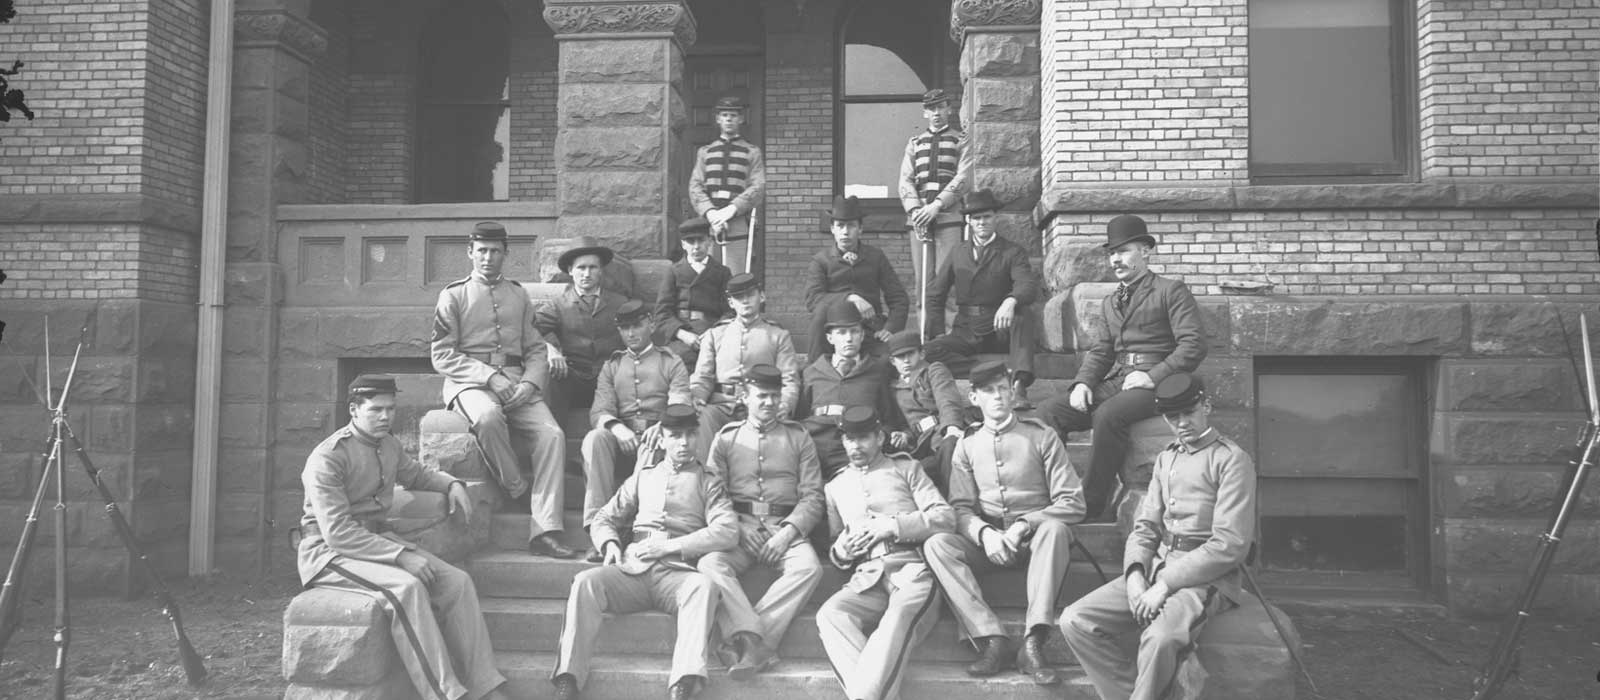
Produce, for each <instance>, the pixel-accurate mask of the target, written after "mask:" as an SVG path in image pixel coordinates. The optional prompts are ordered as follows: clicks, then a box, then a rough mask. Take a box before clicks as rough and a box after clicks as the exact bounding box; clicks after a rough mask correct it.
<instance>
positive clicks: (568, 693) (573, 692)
mask: <svg viewBox="0 0 1600 700" xmlns="http://www.w3.org/2000/svg"><path fill="white" fill-rule="evenodd" d="M555 684H556V694H555V698H556V700H578V679H577V678H576V677H574V676H573V675H572V674H570V673H563V674H561V675H559V676H556V680H555Z"/></svg>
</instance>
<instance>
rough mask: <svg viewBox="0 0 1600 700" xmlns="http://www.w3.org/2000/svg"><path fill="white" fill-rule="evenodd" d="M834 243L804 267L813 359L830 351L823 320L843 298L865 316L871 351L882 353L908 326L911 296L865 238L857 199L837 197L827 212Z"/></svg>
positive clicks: (868, 344) (867, 339)
mask: <svg viewBox="0 0 1600 700" xmlns="http://www.w3.org/2000/svg"><path fill="white" fill-rule="evenodd" d="M826 215H827V217H828V221H829V229H830V231H831V233H832V234H833V245H830V246H828V247H827V248H825V249H823V250H821V251H819V252H818V253H817V254H816V255H813V256H812V257H811V264H810V266H809V267H808V268H807V269H806V309H807V310H809V311H810V312H811V327H810V333H811V338H810V342H811V352H810V356H811V359H813V360H815V359H816V358H817V357H818V356H820V355H822V354H823V353H825V352H827V351H828V345H827V343H825V342H823V341H822V336H823V333H822V331H823V330H824V328H823V325H824V321H823V318H824V316H825V315H826V314H827V309H828V307H830V306H832V305H833V304H834V302H837V301H841V300H845V301H848V302H849V303H850V304H852V305H854V306H855V307H856V310H857V311H859V312H860V313H861V317H862V319H863V324H864V327H865V329H866V330H867V338H866V343H867V349H868V352H870V353H871V354H874V355H882V354H883V342H884V341H887V340H888V339H889V336H890V335H892V334H894V333H898V332H900V331H901V330H902V329H904V328H905V326H906V316H907V314H908V313H910V310H911V298H910V297H909V296H908V295H907V294H906V289H905V286H904V285H902V284H900V276H899V275H898V274H896V273H895V270H894V266H893V265H890V264H889V258H888V257H887V256H885V255H884V254H883V251H882V250H880V249H879V248H878V247H877V246H873V245H868V244H866V243H864V242H862V240H861V220H862V219H863V218H865V217H866V213H865V212H864V211H863V210H862V208H861V200H859V199H857V198H855V197H844V196H839V197H834V199H833V208H832V209H830V210H828V211H827V212H826Z"/></svg>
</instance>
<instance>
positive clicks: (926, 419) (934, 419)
mask: <svg viewBox="0 0 1600 700" xmlns="http://www.w3.org/2000/svg"><path fill="white" fill-rule="evenodd" d="M938 424H939V417H938V416H923V417H922V420H919V421H917V430H920V431H922V432H927V431H929V430H932V429H933V427H934V426H936V425H938Z"/></svg>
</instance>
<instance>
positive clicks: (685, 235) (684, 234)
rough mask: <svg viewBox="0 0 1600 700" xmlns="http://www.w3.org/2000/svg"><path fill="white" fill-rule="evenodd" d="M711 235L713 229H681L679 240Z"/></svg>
mask: <svg viewBox="0 0 1600 700" xmlns="http://www.w3.org/2000/svg"><path fill="white" fill-rule="evenodd" d="M710 237H711V231H709V230H706V229H695V230H693V231H679V232H678V240H680V241H687V240H690V239H694V238H710Z"/></svg>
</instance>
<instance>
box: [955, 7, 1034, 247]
mask: <svg viewBox="0 0 1600 700" xmlns="http://www.w3.org/2000/svg"><path fill="white" fill-rule="evenodd" d="M1040 4H1041V3H1040V0H998V1H997V0H956V1H955V2H954V3H951V5H950V38H952V39H954V40H955V41H956V43H958V44H960V45H961V87H962V100H961V123H962V124H964V125H966V130H967V137H968V139H970V144H971V145H970V146H969V148H971V149H972V167H973V178H972V188H973V189H980V188H987V189H990V190H993V191H994V194H995V197H996V198H998V199H999V200H1000V201H1001V202H1005V203H1006V205H1005V208H1004V209H1002V210H1001V212H1000V217H999V218H1000V220H999V231H1000V235H1002V236H1005V237H1006V238H1009V239H1011V240H1012V241H1015V242H1017V243H1019V244H1021V245H1022V246H1024V247H1026V248H1027V249H1028V251H1029V252H1030V253H1031V254H1033V255H1038V254H1039V235H1038V229H1037V228H1035V227H1034V225H1033V214H1032V212H1033V207H1034V204H1035V203H1036V202H1038V201H1039V14H1040Z"/></svg>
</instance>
